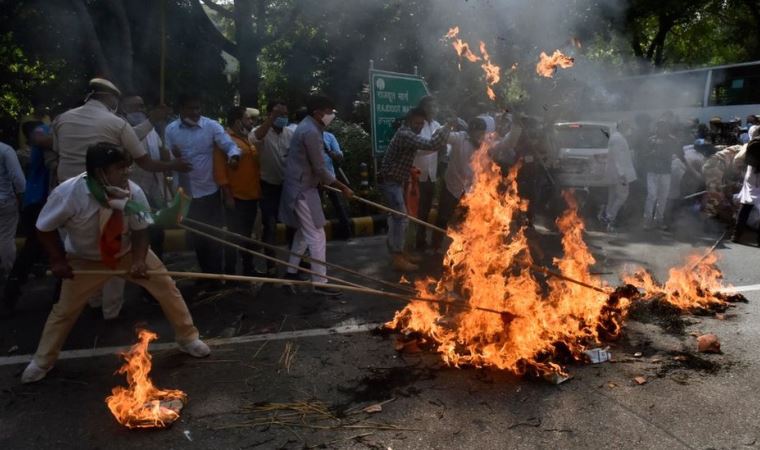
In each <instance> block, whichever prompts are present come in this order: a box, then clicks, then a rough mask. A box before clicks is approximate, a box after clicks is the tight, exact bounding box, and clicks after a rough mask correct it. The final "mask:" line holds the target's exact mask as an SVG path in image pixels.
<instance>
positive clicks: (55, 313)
mask: <svg viewBox="0 0 760 450" xmlns="http://www.w3.org/2000/svg"><path fill="white" fill-rule="evenodd" d="M145 263H146V265H147V266H148V269H149V270H159V271H162V272H165V271H166V267H164V264H163V263H162V262H161V260H160V259H158V257H156V255H155V254H154V253H153V252H152V251H148V255H147V257H146V258H145ZM69 264H70V265H71V267H72V268H74V270H110V268H108V267H106V266H105V265H104V264H103V263H102V262H101V261H90V260H84V259H71V260H69ZM131 266H132V253H131V252H130V253H127V254H126V255H124V256H123V257H122V258H121V259H120V260H119V264H118V267H117V270H129V269H130V267H131ZM110 278H111V276H110V275H86V276H84V275H82V276H78V277H74V278H72V279H69V280H63V282H62V283H61V294H60V297H59V298H58V302H57V303H56V304H55V305H53V309H52V310H51V311H50V314H49V315H48V318H47V322H45V328H44V329H43V330H42V336H41V337H40V343H39V345H38V346H37V352H36V353H35V355H34V360H35V362H36V363H37V365H39V366H40V367H45V368H49V367H52V366H53V364H55V362H56V360H57V359H58V355H59V354H60V352H61V348H62V347H63V344H64V343H65V342H66V338H67V337H68V335H69V332H71V328H72V327H73V326H74V324H75V323H76V321H77V319H78V318H79V315H80V314H81V313H82V309H84V307H85V305H86V304H87V299H88V298H89V297H91V296H92V295H93V294H95V293H96V292H97V291H98V290H99V289H101V288H102V287H103V285H104V284H105V283H106V282H107V281H108V280H109V279H110ZM129 281H132V282H134V283H136V284H138V285H140V286H142V287H144V288H145V289H147V290H148V292H150V293H151V295H153V297H155V298H156V300H157V301H158V303H159V304H160V305H161V309H162V310H163V312H164V315H165V316H166V319H167V320H168V321H169V323H170V324H171V326H172V328H173V329H174V337H175V339H176V341H177V342H180V343H188V342H192V341H194V340H195V339H198V329H197V328H195V325H194V324H193V318H192V317H191V316H190V311H189V310H188V309H187V305H186V304H185V300H184V299H183V298H182V294H181V293H180V292H179V289H177V286H176V284H175V283H174V280H172V278H171V277H170V276H169V275H151V276H150V278H147V279H132V278H130V279H129Z"/></svg>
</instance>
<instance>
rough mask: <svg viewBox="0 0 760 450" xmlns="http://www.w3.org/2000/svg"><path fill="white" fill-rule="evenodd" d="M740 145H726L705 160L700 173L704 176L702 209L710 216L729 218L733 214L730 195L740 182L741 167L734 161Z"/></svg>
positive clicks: (736, 190)
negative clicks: (704, 191)
mask: <svg viewBox="0 0 760 450" xmlns="http://www.w3.org/2000/svg"><path fill="white" fill-rule="evenodd" d="M741 149H742V146H741V145H734V146H731V147H727V148H725V149H723V150H721V151H719V152H717V153H715V154H714V155H712V156H711V157H709V158H708V159H707V161H705V164H704V166H702V175H703V176H704V178H705V190H706V191H707V192H706V193H705V196H704V198H703V211H704V212H705V214H707V215H708V216H710V217H717V218H719V219H724V220H731V219H732V218H733V216H734V212H735V211H734V205H733V200H732V197H733V195H734V193H735V192H738V191H739V189H740V188H741V184H742V175H743V173H744V170H743V167H739V164H737V163H736V162H735V161H734V158H735V157H736V155H737V154H738V153H739V151H741Z"/></svg>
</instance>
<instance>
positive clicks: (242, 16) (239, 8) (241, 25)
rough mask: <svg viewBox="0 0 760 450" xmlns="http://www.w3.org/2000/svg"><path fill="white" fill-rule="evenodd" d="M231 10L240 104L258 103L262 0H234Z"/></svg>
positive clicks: (264, 30) (263, 25)
mask: <svg viewBox="0 0 760 450" xmlns="http://www.w3.org/2000/svg"><path fill="white" fill-rule="evenodd" d="M254 2H255V5H254ZM254 6H255V8H254ZM254 9H255V11H254ZM234 12H235V40H236V41H237V46H238V55H237V60H238V63H239V65H240V80H239V85H238V91H239V93H240V105H241V106H251V107H254V106H257V105H258V104H259V78H260V73H259V54H260V53H261V48H262V44H263V40H264V36H265V32H266V28H265V27H266V1H265V0H235V10H234ZM254 16H255V19H254ZM254 20H255V23H256V27H255V29H254V27H253V23H254Z"/></svg>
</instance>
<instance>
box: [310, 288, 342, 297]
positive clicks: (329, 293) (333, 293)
mask: <svg viewBox="0 0 760 450" xmlns="http://www.w3.org/2000/svg"><path fill="white" fill-rule="evenodd" d="M314 293H315V294H319V295H324V296H326V297H340V296H341V295H343V291H341V290H340V289H336V288H333V287H327V286H314Z"/></svg>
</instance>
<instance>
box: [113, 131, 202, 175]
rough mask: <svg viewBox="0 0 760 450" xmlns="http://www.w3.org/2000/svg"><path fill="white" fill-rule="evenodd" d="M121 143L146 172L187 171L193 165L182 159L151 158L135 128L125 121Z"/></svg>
mask: <svg viewBox="0 0 760 450" xmlns="http://www.w3.org/2000/svg"><path fill="white" fill-rule="evenodd" d="M121 145H122V146H123V147H124V148H125V149H126V150H127V152H129V154H130V155H131V156H132V159H134V161H135V164H137V165H138V166H139V167H140V168H141V169H143V170H145V171H146V172H172V171H175V170H176V171H177V172H189V171H190V170H191V169H192V168H193V166H192V165H190V164H189V163H186V162H185V161H183V160H182V159H179V158H178V159H175V160H172V161H158V160H155V159H152V158H151V157H150V155H149V154H148V152H147V151H146V150H145V147H143V145H142V143H141V142H140V140H139V139H137V135H136V134H135V130H134V129H132V127H131V126H129V124H128V123H127V122H124V127H123V128H122V129H121Z"/></svg>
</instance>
